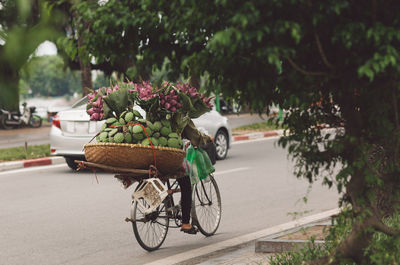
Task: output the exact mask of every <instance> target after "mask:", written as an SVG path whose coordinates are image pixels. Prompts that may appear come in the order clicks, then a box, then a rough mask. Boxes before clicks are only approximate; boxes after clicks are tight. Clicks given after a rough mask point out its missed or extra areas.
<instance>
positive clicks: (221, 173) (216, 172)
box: [214, 167, 250, 175]
mask: <svg viewBox="0 0 400 265" xmlns="http://www.w3.org/2000/svg"><path fill="white" fill-rule="evenodd" d="M247 169H250V168H248V167H238V168H233V169H228V170H223V171H215V172H214V174H215V175H224V174H228V173H232V172H236V171H243V170H247Z"/></svg>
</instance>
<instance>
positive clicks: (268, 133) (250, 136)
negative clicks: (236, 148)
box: [233, 130, 283, 142]
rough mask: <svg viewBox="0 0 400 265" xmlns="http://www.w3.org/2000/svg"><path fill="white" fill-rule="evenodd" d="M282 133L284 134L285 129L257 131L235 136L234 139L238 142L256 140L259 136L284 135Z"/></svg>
mask: <svg viewBox="0 0 400 265" xmlns="http://www.w3.org/2000/svg"><path fill="white" fill-rule="evenodd" d="M282 135H283V130H275V131H265V132H255V133H248V134H243V135H236V136H233V141H234V142H236V141H245V140H254V139H259V138H265V137H272V136H282Z"/></svg>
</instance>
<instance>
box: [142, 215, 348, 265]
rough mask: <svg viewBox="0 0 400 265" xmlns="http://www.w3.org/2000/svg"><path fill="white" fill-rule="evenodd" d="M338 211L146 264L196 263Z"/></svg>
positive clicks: (321, 218)
mask: <svg viewBox="0 0 400 265" xmlns="http://www.w3.org/2000/svg"><path fill="white" fill-rule="evenodd" d="M339 212H340V209H339V208H336V209H332V210H329V211H325V212H321V213H317V214H314V215H310V216H306V217H302V218H300V219H297V220H295V221H291V222H288V223H284V224H280V225H277V226H274V227H270V228H267V229H264V230H260V231H257V232H254V233H249V234H246V235H243V236H239V237H236V238H232V239H228V240H225V241H222V242H218V243H215V244H211V245H208V246H204V247H200V248H197V249H194V250H189V251H186V252H184V253H180V254H176V255H172V256H169V257H166V258H163V259H160V260H156V261H153V262H150V263H146V264H147V265H173V264H182V265H183V264H185V265H188V264H198V263H201V262H203V261H205V260H208V259H210V257H212V256H215V255H223V254H225V253H227V252H230V251H234V250H237V249H239V248H241V247H242V246H245V245H247V244H248V243H251V242H255V241H256V240H257V239H261V238H264V237H268V236H271V235H274V234H278V233H282V232H284V231H288V230H291V229H293V228H296V227H301V226H305V225H308V224H311V223H314V222H318V221H321V220H324V219H326V218H329V217H331V216H332V215H335V214H338V213H339Z"/></svg>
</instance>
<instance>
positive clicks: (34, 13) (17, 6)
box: [0, 0, 63, 110]
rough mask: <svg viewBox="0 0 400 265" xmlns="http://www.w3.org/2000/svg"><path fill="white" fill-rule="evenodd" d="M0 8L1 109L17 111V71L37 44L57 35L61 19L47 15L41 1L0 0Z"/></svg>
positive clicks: (46, 6) (46, 9) (46, 4)
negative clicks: (57, 27) (57, 26)
mask: <svg viewBox="0 0 400 265" xmlns="http://www.w3.org/2000/svg"><path fill="white" fill-rule="evenodd" d="M0 6H1V7H0V89H1V90H0V91H1V94H2V95H1V97H0V107H1V108H6V109H9V110H17V109H18V105H19V95H18V83H19V72H20V70H21V68H22V67H23V65H24V64H25V63H26V62H27V60H28V59H29V57H30V56H31V54H32V53H33V52H34V51H35V50H36V48H37V47H38V46H39V44H40V43H42V42H43V41H45V40H46V39H51V38H52V37H54V36H56V34H57V33H56V32H57V29H56V28H55V26H56V25H57V24H58V23H59V21H60V20H62V19H63V17H62V16H59V15H58V14H57V13H55V12H53V13H52V14H51V15H50V11H51V10H52V8H51V6H50V5H49V4H48V3H47V2H45V1H42V0H32V1H14V0H0ZM54 11H55V10H54Z"/></svg>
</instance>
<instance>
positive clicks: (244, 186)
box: [0, 139, 338, 265]
mask: <svg viewBox="0 0 400 265" xmlns="http://www.w3.org/2000/svg"><path fill="white" fill-rule="evenodd" d="M274 142H275V140H273V139H263V140H256V141H247V142H245V143H236V144H234V145H233V147H232V149H231V151H230V153H229V155H228V158H227V159H226V160H224V161H218V162H217V165H216V179H217V181H218V184H219V187H220V191H221V194H222V200H223V202H222V203H223V215H222V222H221V225H220V228H219V230H218V233H217V234H216V235H215V236H213V237H210V238H205V237H203V236H202V235H200V234H198V235H195V236H192V235H186V234H183V233H181V232H179V231H177V230H176V229H171V230H170V232H169V234H168V237H167V239H166V241H165V242H164V245H163V247H162V249H160V250H158V251H156V252H152V253H147V252H146V251H144V250H142V249H141V248H140V246H139V245H138V244H137V242H136V240H135V238H134V236H133V233H132V227H131V225H130V224H128V223H125V222H124V218H125V217H127V216H128V215H129V207H130V200H131V199H130V196H131V192H132V191H131V190H128V191H124V190H121V188H120V186H119V183H118V182H117V181H116V180H115V179H113V176H112V175H110V174H106V173H103V174H97V175H98V180H99V184H97V182H96V181H95V176H94V174H93V173H90V172H81V173H73V172H71V171H70V170H69V169H68V168H67V166H66V165H56V166H49V167H43V168H36V169H22V170H17V171H12V172H4V173H0V209H1V211H0V220H1V222H0V249H1V251H0V264H1V265H20V264H30V265H50V264H51V265H61V264H62V265H79V264H96V265H103V264H104V265H122V264H124V265H133V264H144V263H146V262H150V261H154V260H157V259H160V258H164V257H168V256H170V255H173V254H178V253H181V252H184V251H187V250H192V249H196V248H199V247H201V246H205V245H208V244H211V243H215V242H219V241H223V240H226V239H229V238H233V237H237V236H240V235H244V234H246V233H250V232H255V231H259V230H261V229H265V228H268V227H271V226H274V225H277V224H280V223H283V222H288V221H291V220H292V219H293V216H291V215H289V213H293V212H304V211H308V212H307V214H314V213H317V212H322V211H325V210H329V209H333V208H335V207H337V199H338V195H337V194H336V191H335V190H328V189H327V188H324V187H322V186H321V185H319V184H318V183H317V184H315V185H314V187H313V189H312V191H311V192H310V193H309V194H308V203H307V204H304V203H303V202H302V200H301V198H302V197H303V196H304V195H306V194H307V190H308V184H307V183H306V182H305V181H304V180H298V179H296V178H295V177H294V176H293V174H292V164H291V163H290V162H289V161H288V160H287V158H286V155H287V153H286V151H285V150H282V149H280V148H278V147H274Z"/></svg>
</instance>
